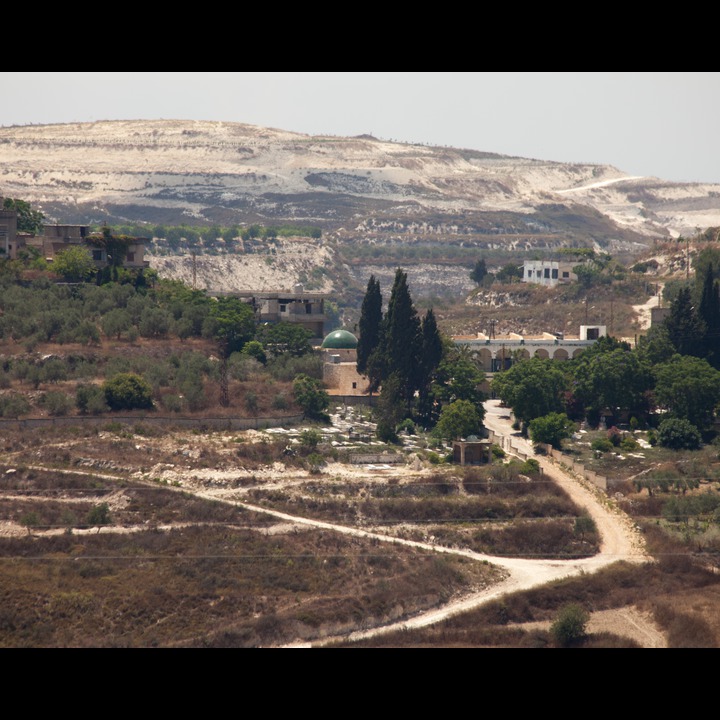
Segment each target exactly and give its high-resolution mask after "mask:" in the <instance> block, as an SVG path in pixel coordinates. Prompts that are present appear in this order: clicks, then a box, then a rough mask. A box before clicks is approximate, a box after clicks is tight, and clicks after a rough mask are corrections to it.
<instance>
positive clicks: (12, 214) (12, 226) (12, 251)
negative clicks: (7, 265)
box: [0, 198, 18, 260]
mask: <svg viewBox="0 0 720 720" xmlns="http://www.w3.org/2000/svg"><path fill="white" fill-rule="evenodd" d="M2 200H3V199H2V198H0V259H2V258H7V259H10V260H15V259H16V258H17V243H18V232H17V212H16V211H15V210H3V209H2Z"/></svg>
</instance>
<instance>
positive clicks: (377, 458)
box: [349, 454, 406, 465]
mask: <svg viewBox="0 0 720 720" xmlns="http://www.w3.org/2000/svg"><path fill="white" fill-rule="evenodd" d="M349 459H350V462H351V463H352V464H353V465H404V464H405V462H406V458H405V457H404V456H403V455H381V454H379V455H359V454H358V455H350V458H349Z"/></svg>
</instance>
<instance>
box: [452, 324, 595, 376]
mask: <svg viewBox="0 0 720 720" xmlns="http://www.w3.org/2000/svg"><path fill="white" fill-rule="evenodd" d="M606 336H607V328H606V327H605V326H604V325H592V326H591V325H583V326H581V328H580V335H579V336H578V337H566V336H564V335H554V334H552V333H544V334H543V335H540V336H533V337H523V336H522V335H514V334H513V335H508V336H506V337H497V338H490V337H489V336H487V335H484V334H482V333H479V334H478V335H477V336H476V337H456V338H454V341H455V343H456V345H458V346H461V347H466V348H468V350H469V351H470V353H471V354H472V355H473V356H474V357H475V358H476V359H477V360H478V361H479V362H480V365H481V367H482V369H483V371H484V372H485V373H488V374H493V373H497V372H502V371H503V370H509V369H510V368H511V367H512V366H513V364H514V363H515V362H517V361H518V360H522V359H531V358H535V357H537V358H543V359H549V360H557V361H564V360H574V359H575V358H576V357H578V356H579V355H580V354H581V353H582V352H584V351H585V350H587V349H588V348H590V347H592V346H593V345H594V344H595V343H596V342H597V341H598V340H599V339H600V338H601V337H606Z"/></svg>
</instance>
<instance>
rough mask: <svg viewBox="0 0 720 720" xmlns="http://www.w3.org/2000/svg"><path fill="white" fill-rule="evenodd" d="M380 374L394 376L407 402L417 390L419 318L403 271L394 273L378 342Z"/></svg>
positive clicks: (420, 336) (420, 331)
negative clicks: (380, 356)
mask: <svg viewBox="0 0 720 720" xmlns="http://www.w3.org/2000/svg"><path fill="white" fill-rule="evenodd" d="M381 348H382V355H383V361H384V364H385V368H384V376H385V377H389V376H391V375H395V376H396V377H397V379H398V382H399V384H400V387H401V391H402V393H403V395H404V397H405V399H406V401H407V402H408V403H409V402H410V401H411V400H412V398H413V396H414V394H415V391H416V390H417V389H418V366H419V363H420V356H421V354H422V330H421V323H420V318H419V317H418V314H417V311H416V310H415V307H414V306H413V302H412V298H411V297H410V291H409V289H408V284H407V273H405V272H403V271H402V270H400V269H398V270H397V272H396V273H395V282H394V284H393V289H392V294H391V295H390V301H389V303H388V311H387V314H386V316H385V321H384V323H383V337H382V341H381Z"/></svg>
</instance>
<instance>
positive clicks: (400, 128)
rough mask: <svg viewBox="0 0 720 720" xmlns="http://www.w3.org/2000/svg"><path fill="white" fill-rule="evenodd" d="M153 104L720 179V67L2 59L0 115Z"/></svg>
mask: <svg viewBox="0 0 720 720" xmlns="http://www.w3.org/2000/svg"><path fill="white" fill-rule="evenodd" d="M156 118H164V119H173V120H175V119H179V120H220V121H225V122H241V123H249V124H253V125H263V126H267V127H272V128H278V129H282V130H290V131H294V132H300V133H307V134H313V135H315V134H317V135H320V134H331V135H360V134H363V133H371V134H373V135H375V136H376V137H378V138H382V139H384V140H401V141H408V142H420V143H429V144H433V145H447V146H452V147H457V148H470V149H474V150H481V151H486V152H495V153H501V154H506V155H517V156H520V157H526V158H535V159H539V160H556V161H560V162H589V163H600V164H607V165H614V166H616V167H617V168H618V169H620V170H622V171H624V172H626V173H630V174H632V175H648V176H655V177H659V178H661V179H663V180H674V181H680V182H713V183H720V72H225V73H223V72H47V73H45V72H0V125H5V126H7V125H27V124H31V123H32V124H51V123H66V122H85V121H94V120H124V119H134V120H146V119H147V120H151V119H156Z"/></svg>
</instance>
